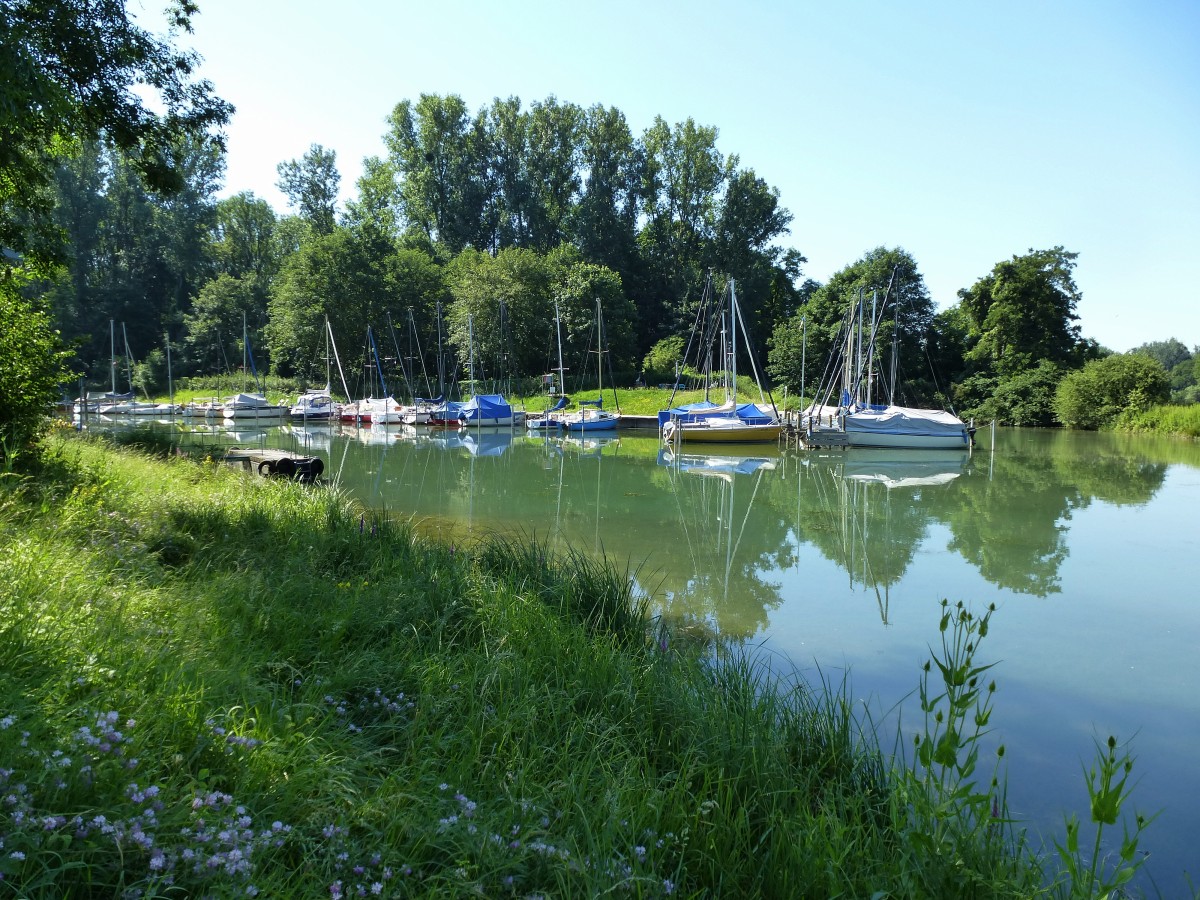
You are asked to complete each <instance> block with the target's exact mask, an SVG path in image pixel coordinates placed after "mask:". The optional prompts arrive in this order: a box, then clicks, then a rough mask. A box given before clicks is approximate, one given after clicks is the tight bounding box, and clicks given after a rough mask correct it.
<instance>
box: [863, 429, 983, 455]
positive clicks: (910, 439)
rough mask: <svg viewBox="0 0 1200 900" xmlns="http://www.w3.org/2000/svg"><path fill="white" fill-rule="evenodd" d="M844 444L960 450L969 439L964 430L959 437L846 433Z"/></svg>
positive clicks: (968, 443)
mask: <svg viewBox="0 0 1200 900" xmlns="http://www.w3.org/2000/svg"><path fill="white" fill-rule="evenodd" d="M846 443H847V444H848V445H849V446H851V447H878V448H886V449H892V450H962V449H965V448H967V447H969V446H970V445H971V439H970V436H969V435H968V434H967V431H966V429H965V428H964V429H963V432H962V434H961V435H944V434H884V433H878V432H860V431H847V432H846Z"/></svg>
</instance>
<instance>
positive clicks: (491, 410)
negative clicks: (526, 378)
mask: <svg viewBox="0 0 1200 900" xmlns="http://www.w3.org/2000/svg"><path fill="white" fill-rule="evenodd" d="M461 409H462V414H463V418H464V419H466V420H467V421H471V420H472V419H500V418H504V417H505V416H511V415H512V407H511V406H509V405H508V401H507V400H505V399H504V398H503V397H502V396H500V395H499V394H476V395H475V396H474V397H472V398H471V399H470V400H468V401H467V402H466V403H464V404H462V407H461Z"/></svg>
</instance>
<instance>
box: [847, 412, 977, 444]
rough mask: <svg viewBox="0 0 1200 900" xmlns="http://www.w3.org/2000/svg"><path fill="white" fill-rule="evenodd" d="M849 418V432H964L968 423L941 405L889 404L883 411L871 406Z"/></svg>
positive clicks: (937, 434)
mask: <svg viewBox="0 0 1200 900" xmlns="http://www.w3.org/2000/svg"><path fill="white" fill-rule="evenodd" d="M845 422H846V432H847V433H851V432H856V431H857V432H865V433H874V434H897V435H924V436H929V437H953V436H962V435H964V434H965V433H966V427H967V426H966V425H965V424H964V423H963V420H962V419H960V418H959V417H958V416H956V415H954V413H950V412H946V411H945V410H941V409H911V408H909V407H906V406H888V407H885V408H884V409H882V410H879V411H876V410H869V409H868V410H862V411H859V412H853V413H849V414H848V415H847V416H846V418H845Z"/></svg>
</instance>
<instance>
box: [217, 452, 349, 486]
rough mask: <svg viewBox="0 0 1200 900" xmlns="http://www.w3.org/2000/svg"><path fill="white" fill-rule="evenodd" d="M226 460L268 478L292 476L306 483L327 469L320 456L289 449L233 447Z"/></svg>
mask: <svg viewBox="0 0 1200 900" xmlns="http://www.w3.org/2000/svg"><path fill="white" fill-rule="evenodd" d="M225 461H226V462H229V463H236V464H239V465H241V467H242V468H243V469H245V470H246V471H248V472H258V474H259V475H263V476H265V477H268V478H290V479H293V480H295V481H303V482H305V483H306V484H307V483H310V482H312V481H315V480H316V479H317V478H319V477H320V476H321V473H322V472H324V471H325V463H324V462H323V461H322V460H321V458H320V457H319V456H300V455H299V454H297V453H292V452H290V451H288V450H266V449H261V448H257V447H231V448H230V449H228V450H226V451H225Z"/></svg>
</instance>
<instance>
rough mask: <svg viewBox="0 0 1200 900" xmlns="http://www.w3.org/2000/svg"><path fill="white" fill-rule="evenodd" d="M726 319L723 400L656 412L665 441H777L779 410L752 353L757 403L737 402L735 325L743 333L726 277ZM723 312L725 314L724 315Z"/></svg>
mask: <svg viewBox="0 0 1200 900" xmlns="http://www.w3.org/2000/svg"><path fill="white" fill-rule="evenodd" d="M728 291H729V309H728V313H727V315H728V319H727V320H726V319H725V318H722V324H721V341H722V351H723V352H722V356H723V366H722V376H723V379H722V380H723V385H724V388H725V402H724V403H722V404H720V405H717V404H713V403H710V402H704V403H700V404H691V405H689V406H684V407H679V408H676V409H667V410H663V411H662V412H660V413H659V414H658V421H659V427H660V428H661V429H662V438H663V441H664V442H665V443H668V444H675V443H679V442H698V443H743V444H744V443H769V442H772V441H776V442H777V441H778V440H779V435H780V433H781V432H782V430H783V425H782V423H781V422H780V419H779V411H778V410H777V409H776V408H775V404H774V402H773V401H771V402H770V405H769V406H768V401H767V398H766V397H765V396H764V394H763V390H762V380H761V378H759V374H758V368H757V366H756V365H755V364H754V358H753V356H751V358H750V362H751V370H752V371H753V373H754V380H755V383H756V384H757V385H758V394H759V400H758V402H757V403H744V404H740V405H739V404H738V402H737V349H738V325H739V323H740V324H741V326H742V333H743V334H745V333H746V323H745V322H744V321H743V319H742V313H741V310H740V309H739V307H738V303H737V291H736V287H735V285H734V281H733V279H732V278H731V279H730V280H729V287H728ZM723 315H725V314H723Z"/></svg>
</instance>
